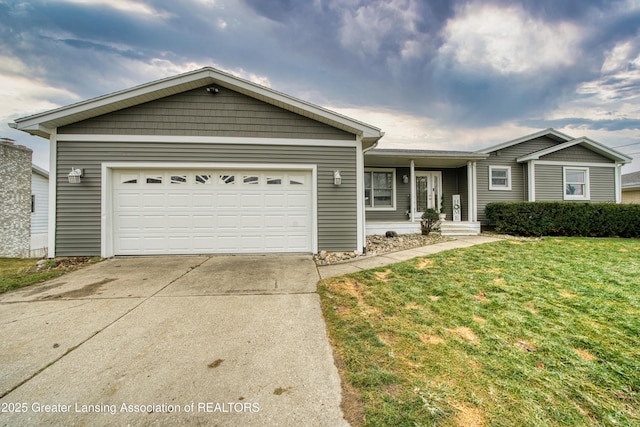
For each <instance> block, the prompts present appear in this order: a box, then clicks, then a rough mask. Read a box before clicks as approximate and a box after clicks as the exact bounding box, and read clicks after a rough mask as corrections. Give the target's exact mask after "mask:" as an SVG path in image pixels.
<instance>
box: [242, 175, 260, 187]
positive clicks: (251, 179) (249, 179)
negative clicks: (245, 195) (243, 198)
mask: <svg viewBox="0 0 640 427" xmlns="http://www.w3.org/2000/svg"><path fill="white" fill-rule="evenodd" d="M242 182H244V183H245V184H250V185H257V184H259V183H260V177H258V176H257V175H245V176H244V177H243V178H242Z"/></svg>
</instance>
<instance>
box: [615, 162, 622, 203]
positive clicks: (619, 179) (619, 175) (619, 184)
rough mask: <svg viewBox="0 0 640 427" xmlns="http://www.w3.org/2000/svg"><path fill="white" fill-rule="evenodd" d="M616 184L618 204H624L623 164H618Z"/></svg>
mask: <svg viewBox="0 0 640 427" xmlns="http://www.w3.org/2000/svg"><path fill="white" fill-rule="evenodd" d="M614 183H615V184H614V187H615V189H616V203H622V163H616V169H615V177H614Z"/></svg>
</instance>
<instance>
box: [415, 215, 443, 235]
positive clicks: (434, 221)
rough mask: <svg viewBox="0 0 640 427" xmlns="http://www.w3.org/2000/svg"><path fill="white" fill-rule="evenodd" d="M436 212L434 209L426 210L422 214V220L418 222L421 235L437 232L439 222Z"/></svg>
mask: <svg viewBox="0 0 640 427" xmlns="http://www.w3.org/2000/svg"><path fill="white" fill-rule="evenodd" d="M439 219H440V218H439V216H438V212H436V211H435V209H427V210H426V211H424V213H423V214H422V220H421V221H420V228H421V229H422V234H429V233H431V232H432V231H438V227H437V225H438V221H439Z"/></svg>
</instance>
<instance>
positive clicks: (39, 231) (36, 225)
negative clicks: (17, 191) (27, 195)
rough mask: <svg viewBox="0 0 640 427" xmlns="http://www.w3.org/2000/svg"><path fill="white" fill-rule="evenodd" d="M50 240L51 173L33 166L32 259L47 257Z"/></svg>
mask: <svg viewBox="0 0 640 427" xmlns="http://www.w3.org/2000/svg"><path fill="white" fill-rule="evenodd" d="M48 238H49V172H47V171H46V170H44V169H42V168H40V167H38V166H36V165H31V253H30V255H31V257H34V258H35V257H38V258H39V257H43V256H46V255H47V242H48Z"/></svg>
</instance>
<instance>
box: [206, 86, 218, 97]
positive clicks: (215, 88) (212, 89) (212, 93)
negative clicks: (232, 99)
mask: <svg viewBox="0 0 640 427" xmlns="http://www.w3.org/2000/svg"><path fill="white" fill-rule="evenodd" d="M207 92H209V93H210V94H211V95H215V94H216V93H218V92H220V90H218V88H217V87H214V86H209V87H208V88H207Z"/></svg>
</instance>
